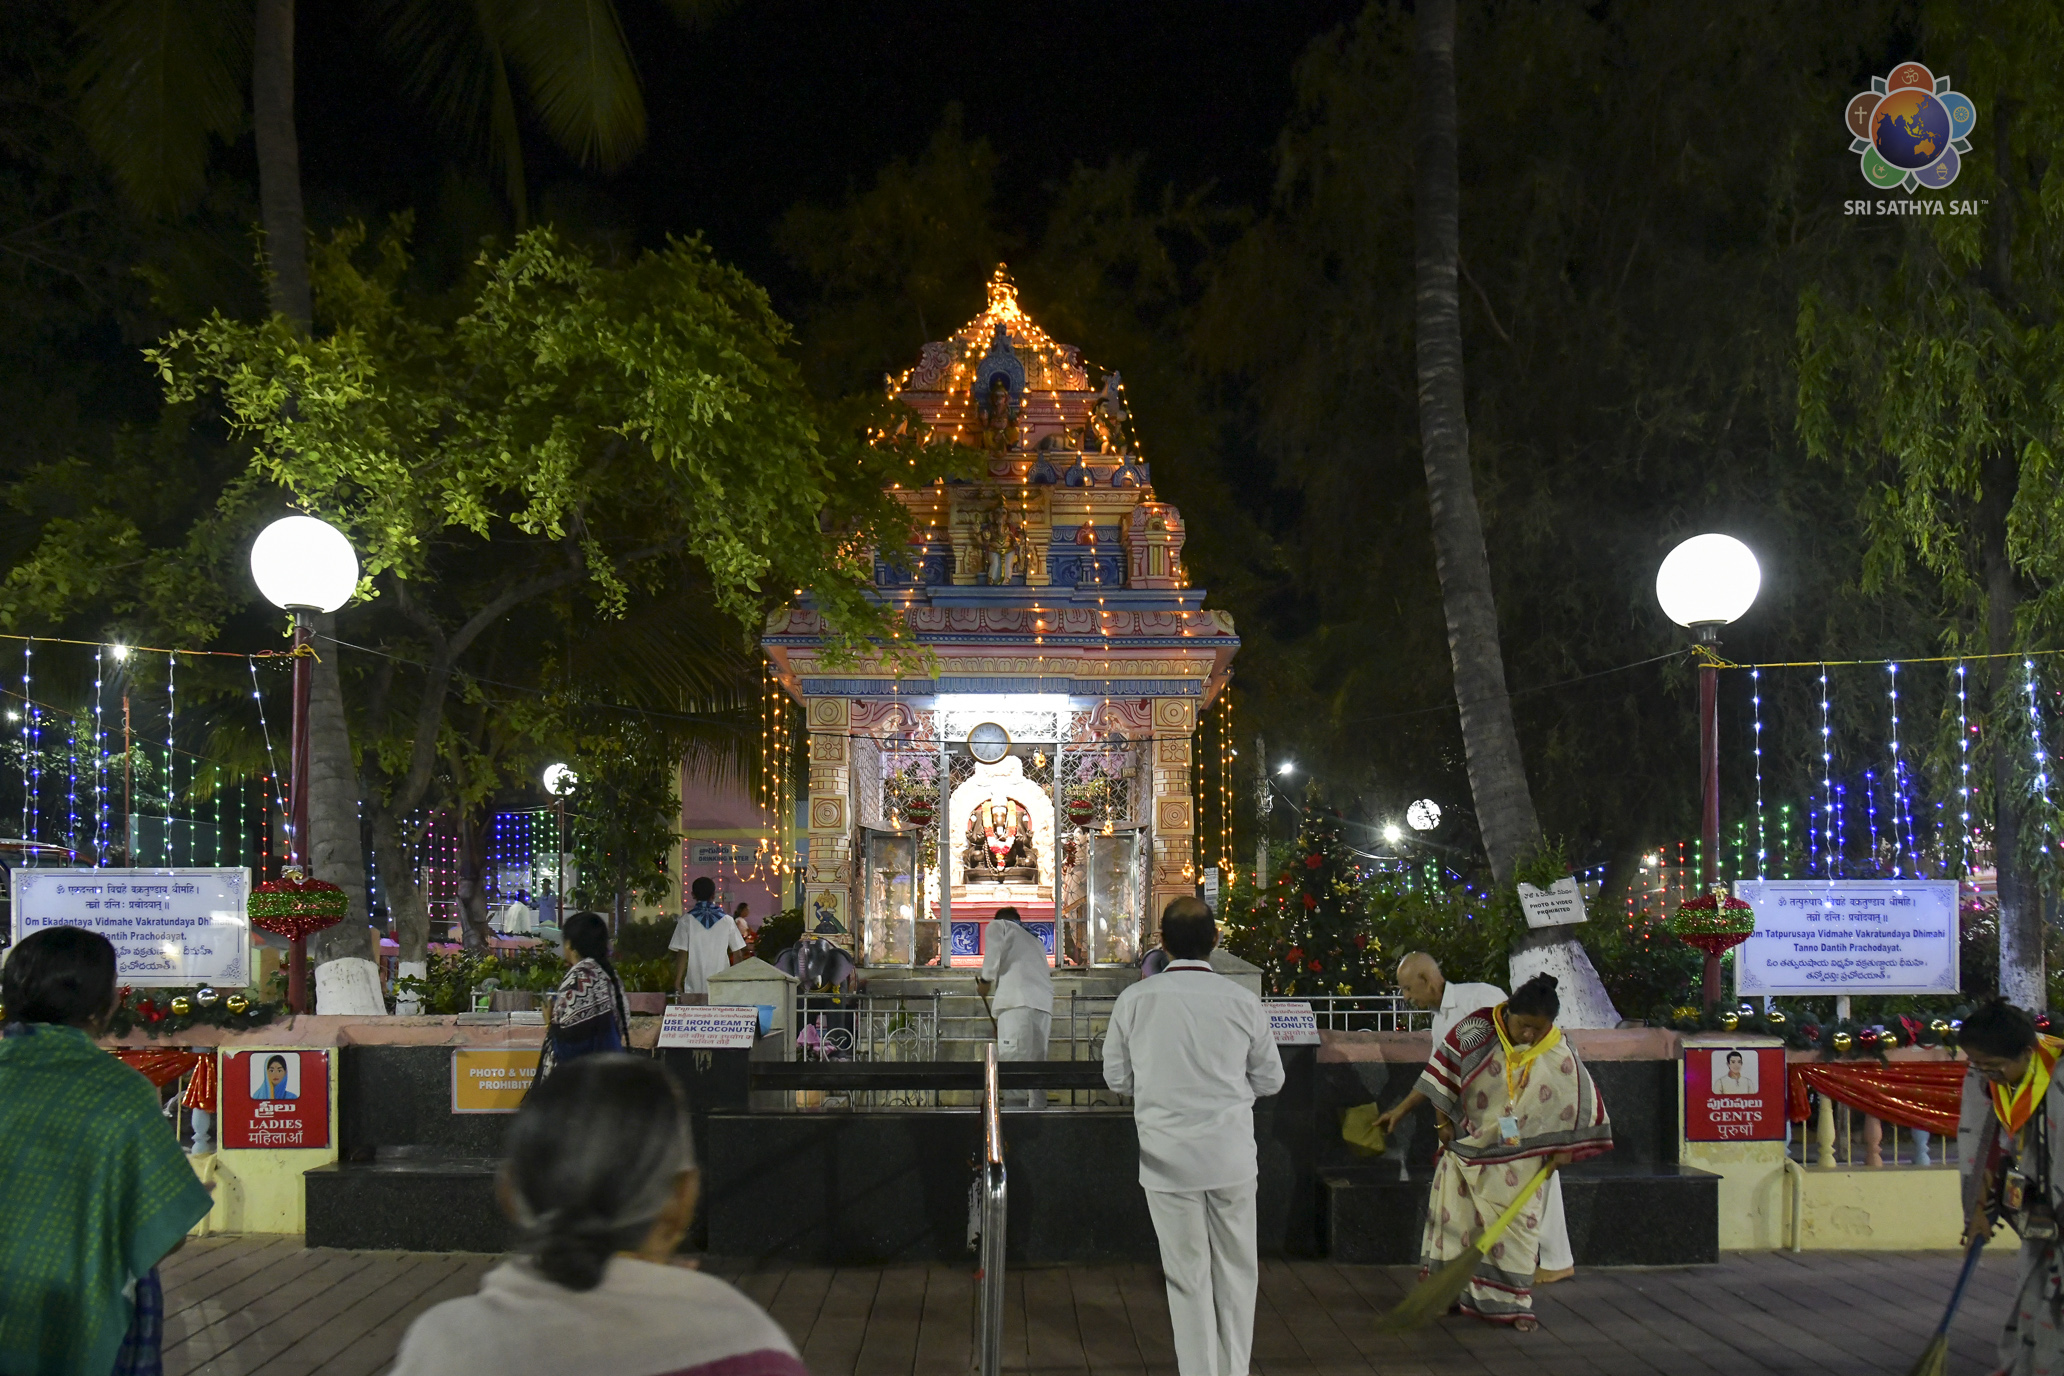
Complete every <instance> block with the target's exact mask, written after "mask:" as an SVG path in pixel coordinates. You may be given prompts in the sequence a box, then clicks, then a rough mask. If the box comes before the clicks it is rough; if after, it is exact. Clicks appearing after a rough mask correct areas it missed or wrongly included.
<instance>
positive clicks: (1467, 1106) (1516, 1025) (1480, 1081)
mask: <svg viewBox="0 0 2064 1376" xmlns="http://www.w3.org/2000/svg"><path fill="white" fill-rule="evenodd" d="M1561 1009H1562V1004H1561V1000H1559V999H1558V998H1557V997H1556V994H1555V977H1554V976H1553V975H1536V976H1534V977H1533V978H1532V979H1530V980H1528V981H1527V982H1526V983H1525V984H1522V985H1520V986H1519V988H1517V989H1515V990H1513V992H1512V997H1511V998H1510V999H1507V1000H1506V1001H1505V1002H1504V1003H1501V1004H1499V1005H1498V1006H1497V1007H1495V1008H1487V1009H1484V1010H1482V1011H1480V1012H1477V1013H1473V1014H1471V1015H1470V1016H1468V1017H1466V1018H1464V1019H1462V1021H1460V1022H1458V1023H1456V1024H1455V1026H1454V1028H1453V1029H1452V1030H1450V1031H1449V1033H1448V1035H1447V1036H1446V1037H1445V1038H1444V1039H1442V1041H1441V1042H1440V1043H1439V1044H1438V1045H1436V1046H1435V1047H1434V1049H1433V1059H1432V1060H1430V1061H1429V1062H1428V1063H1427V1066H1426V1072H1425V1073H1424V1074H1423V1075H1421V1076H1420V1077H1419V1084H1418V1086H1417V1088H1418V1090H1419V1092H1420V1093H1421V1094H1424V1095H1425V1096H1426V1098H1427V1099H1428V1100H1429V1101H1430V1102H1431V1103H1432V1104H1433V1107H1434V1111H1435V1112H1436V1113H1438V1114H1439V1115H1440V1119H1439V1131H1440V1137H1441V1143H1442V1145H1443V1146H1444V1147H1445V1150H1444V1151H1443V1152H1442V1153H1441V1157H1440V1164H1439V1165H1438V1166H1436V1167H1435V1168H1434V1173H1433V1194H1432V1197H1431V1198H1430V1199H1429V1200H1428V1201H1427V1207H1426V1237H1425V1241H1424V1243H1423V1245H1422V1247H1421V1253H1422V1265H1423V1268H1424V1269H1423V1272H1422V1274H1424V1275H1428V1276H1438V1275H1439V1274H1440V1273H1441V1272H1442V1271H1443V1270H1444V1268H1446V1265H1447V1263H1450V1262H1455V1261H1457V1260H1458V1259H1461V1258H1465V1257H1475V1262H1474V1265H1473V1266H1472V1267H1470V1268H1469V1269H1468V1285H1467V1288H1466V1289H1463V1290H1462V1291H1461V1292H1460V1296H1459V1306H1460V1309H1461V1312H1462V1313H1465V1314H1471V1315H1474V1316H1475V1317H1477V1318H1479V1319H1484V1320H1486V1321H1488V1322H1491V1323H1507V1324H1511V1325H1513V1326H1514V1327H1516V1328H1520V1329H1523V1330H1525V1329H1532V1328H1533V1327H1535V1326H1536V1323H1537V1321H1536V1320H1535V1318H1534V1316H1533V1312H1532V1311H1533V1307H1534V1296H1533V1284H1534V1267H1535V1264H1536V1262H1537V1260H1538V1258H1539V1255H1540V1250H1541V1237H1540V1224H1541V1216H1542V1209H1543V1205H1542V1203H1541V1199H1542V1196H1541V1191H1540V1187H1541V1185H1542V1184H1544V1183H1545V1182H1546V1180H1547V1177H1548V1175H1549V1174H1550V1173H1551V1172H1553V1171H1556V1170H1559V1169H1560V1168H1561V1167H1563V1166H1566V1165H1568V1164H1569V1163H1570V1162H1572V1161H1580V1160H1583V1159H1584V1158H1585V1157H1590V1156H1597V1155H1599V1154H1601V1153H1603V1152H1608V1151H1611V1150H1612V1124H1611V1122H1610V1121H1608V1120H1607V1118H1606V1115H1605V1103H1604V1101H1603V1100H1601V1099H1600V1098H1599V1097H1598V1088H1597V1086H1596V1085H1594V1084H1593V1083H1592V1082H1591V1075H1590V1073H1589V1072H1588V1071H1586V1070H1585V1069H1584V1063H1583V1061H1582V1060H1581V1059H1579V1058H1578V1056H1577V1053H1576V1049H1575V1048H1574V1047H1572V1046H1570V1044H1569V1043H1568V1042H1567V1041H1566V1040H1564V1038H1563V1035H1562V1029H1560V1028H1558V1027H1557V1026H1556V1025H1555V1016H1556V1014H1557V1013H1559V1012H1560V1011H1561ZM1507 1215H1509V1216H1510V1218H1509V1221H1505V1220H1506V1217H1507ZM1501 1222H1504V1227H1503V1229H1502V1231H1499V1230H1498V1225H1499V1224H1500V1223H1501ZM1486 1244H1487V1245H1486ZM1455 1270H1456V1271H1457V1272H1458V1273H1459V1272H1460V1270H1461V1268H1460V1267H1457V1268H1455ZM1458 1278H1459V1275H1458ZM1414 1298H1416V1296H1415V1297H1414ZM1438 1298H1445V1297H1444V1296H1443V1297H1438ZM1410 1302H1411V1301H1410V1300H1408V1301H1407V1305H1409V1304H1410ZM1404 1307H1405V1306H1401V1308H1404ZM1443 1307H1445V1306H1443Z"/></svg>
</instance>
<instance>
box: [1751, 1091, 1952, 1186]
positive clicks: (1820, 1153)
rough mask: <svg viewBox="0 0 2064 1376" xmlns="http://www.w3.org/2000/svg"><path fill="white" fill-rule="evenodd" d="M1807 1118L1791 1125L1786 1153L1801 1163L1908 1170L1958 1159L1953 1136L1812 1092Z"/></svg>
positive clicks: (1950, 1162) (1821, 1165) (1946, 1164)
mask: <svg viewBox="0 0 2064 1376" xmlns="http://www.w3.org/2000/svg"><path fill="white" fill-rule="evenodd" d="M1812 1097H1813V1106H1812V1109H1811V1112H1810V1116H1809V1117H1808V1118H1807V1119H1806V1121H1805V1122H1803V1123H1793V1124H1792V1125H1791V1137H1790V1140H1789V1141H1787V1142H1786V1144H1785V1154H1786V1156H1787V1157H1789V1158H1791V1159H1794V1160H1797V1161H1798V1162H1799V1163H1800V1164H1801V1165H1805V1166H1816V1167H1828V1166H1840V1167H1853V1166H1864V1167H1868V1168H1870V1169H1873V1170H1876V1169H1885V1170H1891V1169H1895V1168H1903V1169H1908V1170H1911V1169H1913V1168H1914V1167H1916V1166H1921V1167H1927V1166H1950V1165H1954V1164H1956V1161H1957V1140H1956V1134H1955V1133H1953V1132H1951V1133H1929V1132H1922V1131H1920V1130H1919V1129H1917V1128H1908V1127H1901V1126H1900V1125H1899V1124H1897V1123H1892V1122H1887V1121H1886V1120H1884V1119H1882V1118H1874V1117H1872V1116H1871V1115H1870V1114H1867V1113H1864V1112H1863V1111H1861V1110H1860V1109H1854V1108H1851V1107H1850V1106H1849V1105H1848V1104H1845V1103H1843V1102H1842V1101H1841V1100H1839V1099H1836V1098H1833V1097H1832V1096H1830V1095H1827V1094H1823V1093H1821V1092H1820V1091H1819V1090H1815V1091H1814V1092H1813V1096H1812Z"/></svg>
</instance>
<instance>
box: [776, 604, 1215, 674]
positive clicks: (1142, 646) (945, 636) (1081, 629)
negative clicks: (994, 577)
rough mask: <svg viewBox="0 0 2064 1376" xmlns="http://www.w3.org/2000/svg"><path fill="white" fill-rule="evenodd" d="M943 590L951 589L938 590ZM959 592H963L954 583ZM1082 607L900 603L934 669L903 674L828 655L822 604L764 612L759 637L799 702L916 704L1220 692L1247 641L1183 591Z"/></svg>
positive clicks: (868, 661) (871, 661)
mask: <svg viewBox="0 0 2064 1376" xmlns="http://www.w3.org/2000/svg"><path fill="white" fill-rule="evenodd" d="M942 591H944V590H942ZM954 591H956V592H957V591H958V590H957V589H956V590H954ZM1107 600H1108V601H1109V602H1110V603H1111V605H1101V606H1100V605H1097V604H1096V603H1095V602H1093V601H1092V602H1090V603H1086V604H1085V603H1081V602H1077V601H1075V600H1073V598H1072V597H1070V596H1069V595H1068V590H1061V593H1060V595H1059V596H1052V595H1042V594H1040V593H1038V592H1037V591H1036V590H1032V589H1026V588H1022V587H1018V588H1003V587H998V588H970V589H967V593H966V595H964V596H962V597H951V596H950V594H949V600H945V601H943V602H926V601H919V600H917V599H916V598H915V597H908V598H899V599H895V604H896V605H897V606H898V607H899V608H900V609H901V610H902V613H903V626H904V629H905V631H906V633H907V634H909V635H910V636H911V637H912V638H913V639H914V640H915V641H916V642H917V644H918V645H920V646H922V647H923V648H924V649H926V650H929V651H930V652H931V654H932V656H933V657H934V659H935V661H936V668H935V670H934V672H933V673H932V674H931V675H929V676H922V677H920V676H909V675H906V676H902V677H899V676H898V675H897V673H896V671H895V670H894V669H893V668H891V667H890V666H889V665H887V664H885V663H883V662H881V660H880V659H878V658H875V657H872V656H867V655H862V656H861V657H859V658H858V659H849V660H845V661H843V662H839V663H832V662H830V661H828V660H827V659H826V657H825V656H824V655H823V654H822V652H821V649H820V646H821V644H822V632H823V622H822V620H821V619H820V617H819V615H818V613H817V611H816V609H815V608H812V607H809V606H799V607H792V608H789V609H787V610H785V611H780V612H776V613H775V614H774V615H773V616H771V617H770V618H768V622H767V631H766V634H765V635H764V636H763V637H762V639H761V642H760V643H761V644H762V645H763V646H764V647H765V649H766V653H767V657H768V658H769V659H770V660H772V661H773V664H774V670H775V673H776V674H777V675H778V676H779V677H780V679H781V682H782V684H783V686H784V687H786V688H787V689H788V691H789V692H790V693H792V694H794V695H795V696H796V697H797V698H810V697H847V698H895V699H900V700H903V701H907V702H913V703H915V701H916V700H919V699H928V698H936V697H939V696H943V695H953V694H967V693H983V694H994V693H1051V694H1066V695H1068V696H1072V697H1080V698H1107V697H1128V698H1173V697H1188V698H1198V699H1201V700H1202V701H1203V702H1205V703H1209V702H1210V701H1212V700H1213V699H1215V698H1216V697H1217V696H1218V693H1219V691H1220V690H1221V689H1222V688H1223V687H1224V686H1225V682H1226V679H1227V676H1228V675H1229V674H1230V672H1231V668H1232V660H1233V655H1234V654H1235V653H1236V652H1237V651H1238V650H1239V648H1240V638H1239V636H1238V635H1236V634H1235V633H1234V631H1233V621H1232V617H1231V616H1230V615H1228V614H1227V613H1225V612H1221V611H1211V610H1206V609H1205V608H1203V607H1201V606H1199V605H1198V601H1199V600H1200V599H1198V598H1197V597H1196V596H1195V595H1194V594H1187V595H1186V594H1181V593H1178V594H1177V595H1176V596H1174V597H1169V598H1166V599H1164V600H1157V603H1155V604H1149V605H1136V604H1125V605H1118V601H1119V599H1118V598H1117V597H1112V598H1109V599H1107Z"/></svg>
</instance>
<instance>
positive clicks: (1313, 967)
mask: <svg viewBox="0 0 2064 1376" xmlns="http://www.w3.org/2000/svg"><path fill="white" fill-rule="evenodd" d="M1304 968H1305V969H1307V970H1309V971H1311V972H1312V973H1313V974H1315V975H1316V974H1317V973H1318V972H1319V971H1321V970H1323V969H1325V968H1326V967H1325V966H1323V965H1321V964H1319V963H1318V962H1317V961H1316V960H1315V961H1313V962H1312V963H1311V964H1309V965H1307V966H1305V967H1304Z"/></svg>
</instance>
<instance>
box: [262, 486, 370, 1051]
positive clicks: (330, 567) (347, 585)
mask: <svg viewBox="0 0 2064 1376" xmlns="http://www.w3.org/2000/svg"><path fill="white" fill-rule="evenodd" d="M251 577H252V578H253V579H254V580H255V581H256V582H257V584H258V591H259V592H261V593H264V594H265V599H266V600H267V601H268V602H270V603H272V605H274V606H275V607H278V608H279V609H280V610H281V611H285V612H290V613H292V614H293V617H294V650H293V659H294V721H293V732H292V740H293V746H292V753H291V754H290V755H289V757H288V758H289V764H288V766H287V858H288V861H289V863H290V864H292V865H293V866H294V867H295V868H298V869H299V870H300V871H301V873H302V874H303V875H304V876H306V877H309V878H313V877H314V875H313V874H312V872H311V868H312V867H311V865H310V852H309V848H308V755H309V751H308V691H309V683H310V678H311V675H310V672H309V667H310V663H311V661H312V659H313V657H314V653H315V652H314V651H313V650H312V649H311V648H310V646H309V638H310V636H311V635H312V633H313V628H312V627H311V626H310V625H309V620H308V618H309V616H310V615H311V614H314V615H320V614H322V613H324V612H333V611H335V610H337V608H339V607H341V606H343V605H344V604H345V603H346V602H349V601H350V600H351V595H352V593H353V592H355V591H357V589H358V555H357V554H355V553H353V552H352V548H351V542H350V541H349V540H346V539H345V538H344V534H343V532H342V531H340V530H338V529H337V528H336V527H335V526H333V525H331V524H329V522H327V521H318V520H317V519H316V518H315V517H313V516H286V517H282V518H281V519H280V520H277V521H274V522H273V523H272V524H271V525H269V526H267V527H266V528H265V529H264V530H262V531H260V532H259V533H258V538H257V540H255V541H253V542H252V545H251ZM287 1006H288V1007H289V1008H291V1009H292V1010H293V1011H294V1012H296V1013H304V1012H306V1011H308V938H307V937H305V936H297V937H295V938H294V949H293V953H292V955H291V957H290V961H289V965H288V969H287Z"/></svg>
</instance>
